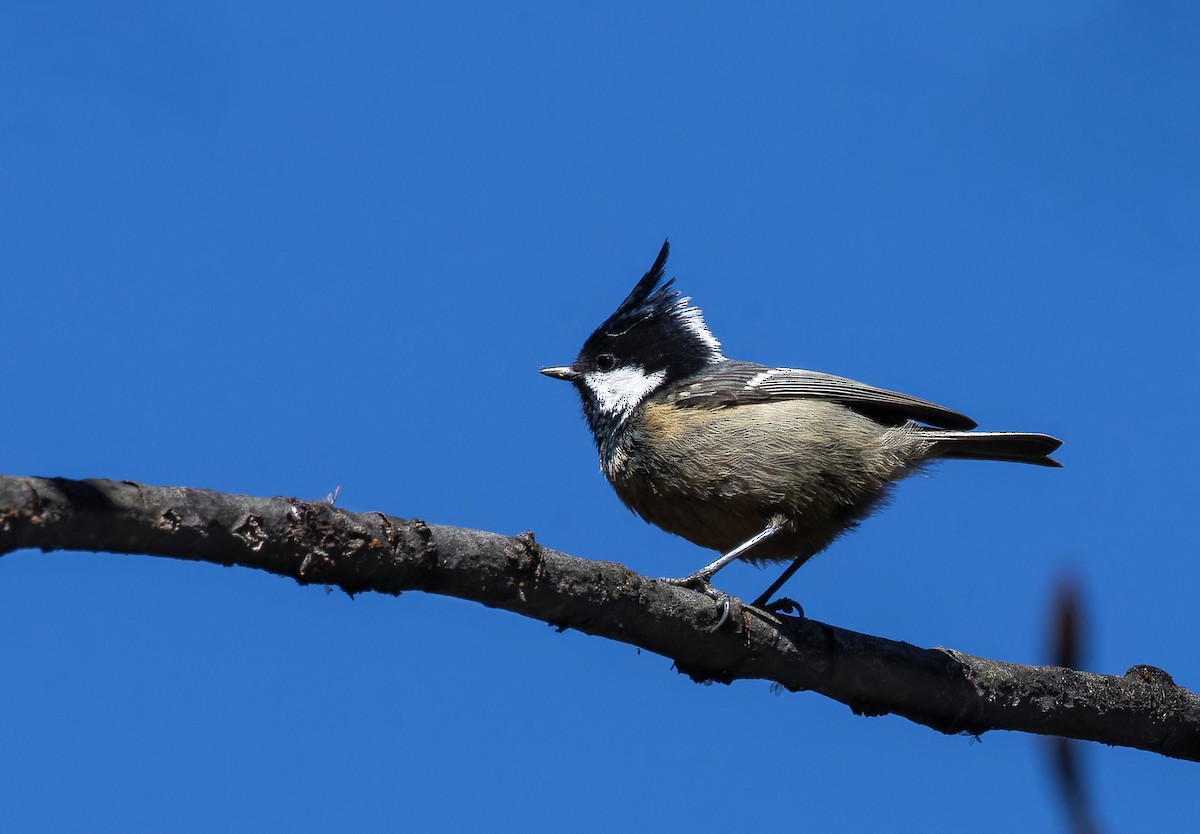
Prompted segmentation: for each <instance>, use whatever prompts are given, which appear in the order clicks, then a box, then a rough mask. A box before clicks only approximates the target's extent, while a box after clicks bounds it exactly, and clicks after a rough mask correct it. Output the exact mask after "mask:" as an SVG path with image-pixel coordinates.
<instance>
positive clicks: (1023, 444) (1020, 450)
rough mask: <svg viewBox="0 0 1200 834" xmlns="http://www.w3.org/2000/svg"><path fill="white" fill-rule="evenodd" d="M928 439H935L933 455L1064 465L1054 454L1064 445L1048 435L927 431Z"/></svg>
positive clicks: (937, 456) (931, 455) (1005, 432)
mask: <svg viewBox="0 0 1200 834" xmlns="http://www.w3.org/2000/svg"><path fill="white" fill-rule="evenodd" d="M925 439H927V440H931V441H933V449H932V451H931V452H930V453H929V457H931V458H968V459H970V460H1010V461H1013V462H1015V463H1033V464H1037V465H1038V466H1062V464H1061V463H1059V462H1058V461H1056V460H1055V459H1054V458H1052V457H1050V453H1051V452H1053V451H1054V450H1055V449H1057V448H1058V447H1059V446H1061V445H1062V441H1061V440H1059V439H1058V438H1055V437H1051V436H1050V435H1048V434H1027V433H1025V432H1009V431H938V430H927V431H926V432H925Z"/></svg>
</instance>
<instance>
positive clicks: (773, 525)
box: [662, 515, 787, 590]
mask: <svg viewBox="0 0 1200 834" xmlns="http://www.w3.org/2000/svg"><path fill="white" fill-rule="evenodd" d="M785 524H787V519H786V518H784V517H783V516H781V515H776V516H772V517H771V520H770V521H769V522H767V526H766V527H764V528H763V529H762V530H760V531H759V532H757V533H755V534H754V535H753V536H751V537H750V538H748V539H746V541H744V542H742V543H741V544H739V545H738V546H737V547H735V548H734V549H733V550H731V551H729V552H728V553H726V554H725V555H724V556H722V557H721V558H720V559H716V560H715V561H713V562H710V563H709V564H707V565H705V566H704V567H702V568H700V570H698V571H696V572H695V573H693V574H691V575H689V576H685V577H683V578H682V579H663V580H662V581H663V582H666V583H668V584H670V585H679V586H681V587H684V588H699V589H701V590H703V589H704V588H706V587H708V583H709V582H710V581H711V580H712V578H713V577H714V576H716V575H717V571H719V570H720V569H721V568H723V567H725V566H726V565H728V564H729V563H730V562H732V561H733V560H734V559H737V558H738V557H739V556H742V555H743V554H744V553H745V552H746V551H747V550H749V549H750V548H752V547H754V546H755V545H757V544H761V543H762V542H765V541H766V540H767V539H769V538H771V536H773V535H775V534H776V533H778V532H779V531H780V530H782V529H783V527H784V525H785Z"/></svg>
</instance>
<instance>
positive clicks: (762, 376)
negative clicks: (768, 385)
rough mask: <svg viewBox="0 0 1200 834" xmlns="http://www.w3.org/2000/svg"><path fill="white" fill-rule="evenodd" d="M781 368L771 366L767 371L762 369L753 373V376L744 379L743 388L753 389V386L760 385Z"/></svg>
mask: <svg viewBox="0 0 1200 834" xmlns="http://www.w3.org/2000/svg"><path fill="white" fill-rule="evenodd" d="M782 370H785V369H784V368H772V369H771V370H769V371H762V372H761V373H757V374H755V375H754V376H752V377H750V379H748V380H747V381H746V386H745V388H744V389H743V390H746V391H753V390H754V389H755V388H757V387H758V386H760V385H762V384H763V383H764V382H766V381H767V380H768V379H770V378H771V377H773V376H775V374H777V373H779V372H780V371H782Z"/></svg>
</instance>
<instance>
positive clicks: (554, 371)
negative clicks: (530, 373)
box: [538, 365, 579, 382]
mask: <svg viewBox="0 0 1200 834" xmlns="http://www.w3.org/2000/svg"><path fill="white" fill-rule="evenodd" d="M538 373H540V374H545V375H546V376H552V377H554V378H555V379H563V380H566V381H567V382H574V381H575V380H577V379H579V371H577V370H575V369H574V368H572V367H571V366H570V365H559V366H558V367H556V368H542V369H541V370H540V371H538Z"/></svg>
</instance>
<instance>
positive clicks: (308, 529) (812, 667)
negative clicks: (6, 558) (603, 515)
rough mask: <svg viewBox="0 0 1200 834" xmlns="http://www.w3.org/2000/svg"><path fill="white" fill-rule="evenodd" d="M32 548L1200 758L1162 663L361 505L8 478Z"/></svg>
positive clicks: (917, 716) (8, 520)
mask: <svg viewBox="0 0 1200 834" xmlns="http://www.w3.org/2000/svg"><path fill="white" fill-rule="evenodd" d="M21 548H39V549H41V550H43V551H51V550H90V551H107V552H114V553H143V554H149V555H155V556H169V557H172V558H177V559H190V560H193V561H199V562H212V563H214V564H218V565H240V566H242V567H249V568H257V569H259V570H265V571H268V572H270V573H275V574H279V575H280V576H288V577H291V578H293V579H295V580H297V581H298V582H300V583H301V584H309V583H317V584H325V585H336V586H337V587H339V588H342V589H343V590H345V591H346V592H347V593H350V594H356V593H361V592H363V591H376V592H378V593H383V594H399V593H400V592H402V591H409V590H417V591H426V592H429V593H436V594H446V595H450V596H455V597H461V598H463V599H469V600H474V601H476V602H480V603H483V604H484V605H487V606H490V607H493V608H504V609H507V610H509V611H514V612H516V613H518V614H523V615H524V616H527V617H532V618H534V619H538V620H543V621H545V622H547V623H550V624H552V625H556V626H558V627H560V628H574V629H578V630H580V631H583V632H585V633H587V634H594V635H597V636H601V637H608V638H610V639H613V640H620V641H622V642H625V643H630V644H632V645H635V646H639V647H641V648H643V649H646V650H648V651H652V652H655V653H657V654H661V655H663V656H665V657H668V658H671V659H672V660H674V661H675V665H676V667H677V668H678V669H679V670H680V671H682V672H685V673H686V674H688V675H690V676H691V677H692V678H693V679H695V680H697V681H708V680H712V681H719V682H722V683H729V682H731V681H734V680H738V679H743V678H757V679H762V680H769V681H773V682H775V683H777V684H779V685H780V686H783V687H785V688H786V689H788V690H791V691H799V690H806V689H807V690H813V691H815V692H819V693H821V694H823V695H826V696H828V697H830V698H834V699H836V700H838V701H840V702H842V703H844V704H846V705H847V706H849V707H850V708H851V709H852V710H853V711H854V712H855V713H857V714H859V715H885V714H887V713H895V714H897V715H901V716H904V717H905V718H908V719H910V720H912V721H915V722H917V723H919V724H924V725H926V726H928V727H932V728H933V729H935V730H938V731H940V732H943V733H972V734H980V733H983V732H985V731H987V730H999V729H1003V730H1021V731H1024V732H1031V733H1041V734H1045V735H1057V736H1063V737H1067V738H1077V739H1087V740H1091V741H1099V742H1103V743H1105V744H1113V745H1120V746H1125V747H1136V748H1140V749H1143V750H1151V751H1154V752H1157V753H1161V754H1163V755H1165V756H1171V757H1174V758H1180V759H1189V760H1192V761H1200V697H1198V696H1197V695H1195V694H1193V693H1192V692H1189V691H1188V690H1186V689H1183V688H1182V687H1179V686H1177V685H1176V684H1175V682H1174V681H1173V680H1172V679H1171V676H1170V675H1168V674H1167V673H1166V672H1163V671H1162V670H1161V669H1156V668H1154V667H1152V666H1135V667H1133V668H1131V669H1130V670H1129V671H1127V672H1126V673H1125V674H1124V675H1122V676H1107V675H1097V674H1092V673H1088V672H1077V671H1074V670H1071V669H1063V668H1058V667H1053V666H1022V665H1018V664H1015V663H1004V662H1001V661H995V660H988V659H985V658H980V657H972V656H971V655H967V654H963V653H962V652H957V651H954V650H952V649H944V648H936V649H922V648H918V647H916V646H912V645H910V644H908V643H901V642H896V641H893V640H887V639H885V638H881V637H872V636H869V635H865V634H858V633H856V632H853V631H848V630H846V629H842V628H838V627H836V626H832V625H826V624H825V623H820V622H817V621H815V620H809V619H803V618H798V617H789V616H779V615H774V614H769V613H766V612H761V611H758V610H756V609H752V608H749V607H745V606H741V605H735V606H734V612H733V614H734V615H733V616H732V617H731V619H730V621H729V622H726V623H725V624H724V625H723V626H722V627H721V628H719V629H717V630H716V631H710V629H711V628H712V627H713V626H714V625H715V624H716V622H717V620H718V617H719V613H720V612H719V608H718V606H716V605H715V604H714V603H713V601H712V600H711V599H709V598H708V597H706V596H704V595H703V594H699V593H696V592H693V591H689V590H686V589H683V588H677V587H674V586H672V585H666V584H663V583H661V582H658V581H656V580H654V579H650V578H648V577H645V576H641V575H639V574H636V573H633V572H632V571H630V570H629V569H628V568H626V567H624V566H623V565H619V564H616V563H613V562H596V561H591V560H587V559H580V558H577V557H574V556H568V555H566V554H564V553H558V552H556V551H553V550H550V549H548V548H544V547H541V546H540V545H538V544H537V543H536V542H535V541H534V539H533V535H532V534H529V533H526V534H523V535H520V536H516V537H507V536H501V535H497V534H495V533H487V532H481V531H476V530H465V529H462V528H456V527H441V526H437V525H427V524H425V523H424V522H423V521H420V520H417V519H410V520H404V519H399V518H393V517H391V516H386V515H383V514H382V513H366V514H356V513H350V512H346V511H344V510H340V509H337V508H335V507H332V506H330V505H329V504H328V503H325V502H322V501H301V500H299V499H295V498H255V497H251V496H245V495H229V494H225V493H217V492H210V491H208V490H200V489H188V488H178V487H157V486H147V485H144V484H137V483H132V482H129V481H122V482H116V481H106V480H87V481H73V480H66V479H62V478H52V479H47V478H21V477H6V476H0V555H3V554H7V553H10V552H12V551H14V550H18V549H21Z"/></svg>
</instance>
